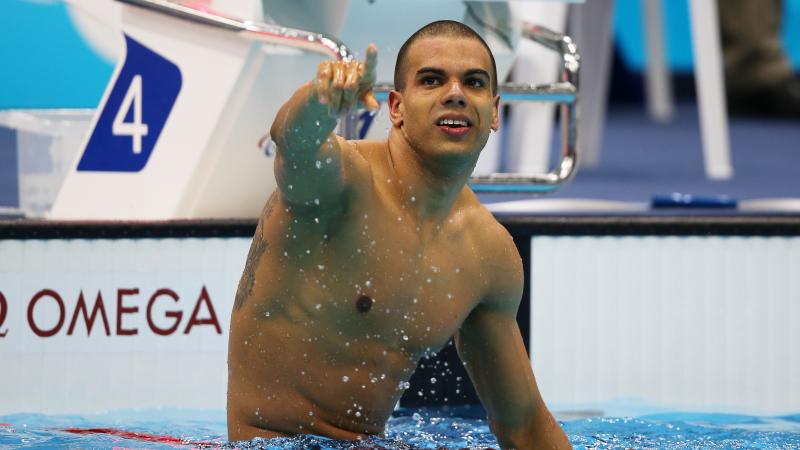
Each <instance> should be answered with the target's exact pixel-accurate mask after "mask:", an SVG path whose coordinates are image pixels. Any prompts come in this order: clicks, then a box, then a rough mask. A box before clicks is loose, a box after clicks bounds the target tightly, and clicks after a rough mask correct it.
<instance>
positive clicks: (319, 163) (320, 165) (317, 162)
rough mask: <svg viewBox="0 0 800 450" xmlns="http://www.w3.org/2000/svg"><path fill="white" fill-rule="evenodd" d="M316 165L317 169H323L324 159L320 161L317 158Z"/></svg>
mask: <svg viewBox="0 0 800 450" xmlns="http://www.w3.org/2000/svg"><path fill="white" fill-rule="evenodd" d="M317 143H319V142H317ZM314 167H316V168H317V169H322V161H320V160H317V161H316V162H315V163H314Z"/></svg>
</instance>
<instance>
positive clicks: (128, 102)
mask: <svg viewBox="0 0 800 450" xmlns="http://www.w3.org/2000/svg"><path fill="white" fill-rule="evenodd" d="M131 106H133V122H125V116H127V115H128V111H130V109H131ZM147 131H148V129H147V124H146V123H142V76H141V75H134V76H133V80H131V84H130V86H128V92H126V93H125V98H124V99H123V100H122V104H120V107H119V110H118V111H117V115H116V116H114V123H113V125H112V126H111V134H113V135H114V136H130V137H131V138H132V139H133V153H135V154H139V153H142V136H147Z"/></svg>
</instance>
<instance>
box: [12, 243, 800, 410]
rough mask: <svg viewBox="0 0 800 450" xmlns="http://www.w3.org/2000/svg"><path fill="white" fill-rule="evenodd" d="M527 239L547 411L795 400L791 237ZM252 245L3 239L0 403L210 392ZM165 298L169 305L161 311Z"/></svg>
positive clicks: (799, 388)
mask: <svg viewBox="0 0 800 450" xmlns="http://www.w3.org/2000/svg"><path fill="white" fill-rule="evenodd" d="M532 245H533V247H532V256H531V262H532V265H531V271H530V276H531V305H532V306H531V322H530V323H531V347H530V348H531V354H532V359H533V367H534V371H535V373H536V376H537V379H538V382H539V385H540V388H541V391H542V394H543V396H544V398H545V400H546V401H547V402H548V404H549V405H552V406H551V407H553V408H554V409H555V410H557V411H562V412H563V411H569V410H571V409H586V408H587V405H589V406H588V408H589V409H593V410H600V411H603V409H604V406H603V405H604V404H607V403H608V402H613V401H615V400H618V399H633V400H635V401H640V402H643V403H647V404H653V405H661V406H663V407H664V408H668V409H671V410H690V411H704V410H705V411H723V412H743V413H755V414H768V415H769V414H781V413H786V412H797V411H800V384H799V382H798V380H800V357H799V356H798V352H797V344H798V342H800V341H799V340H800V331H798V327H797V326H796V324H797V322H798V319H800V281H798V279H797V277H796V274H797V272H798V271H797V268H798V267H800V238H774V237H770V238H761V237H735V238H726V237H713V236H710V237H709V236H707V237H535V238H534V239H533V240H532ZM248 246H249V239H248V238H219V239H196V238H177V239H116V240H110V239H61V240H59V239H53V240H36V239H32V240H4V241H0V255H2V257H0V294H2V298H0V303H5V305H2V304H0V306H5V308H6V317H5V318H4V320H3V323H2V324H0V335H2V334H5V336H4V337H0V361H2V367H3V368H2V370H0V398H2V399H3V401H2V402H0V414H7V413H15V412H44V413H66V412H76V413H81V412H93V411H103V410H113V409H119V408H136V407H139V408H148V407H159V406H167V407H185V408H211V409H221V408H224V405H225V383H226V348H227V330H228V320H229V313H230V308H231V305H232V298H233V293H234V292H235V288H236V284H237V282H238V278H239V275H240V273H241V267H242V265H243V263H244V258H245V255H246V252H247V248H248ZM167 291H169V292H167ZM159 292H160V293H159ZM81 293H83V301H84V303H85V305H86V311H85V313H89V315H91V312H92V309H93V307H94V305H96V303H97V302H98V297H97V296H98V294H100V295H101V296H102V303H103V307H104V309H105V315H106V318H107V321H108V331H106V327H105V325H104V321H103V319H102V317H101V315H100V314H99V312H98V315H97V317H96V318H95V320H94V323H93V325H92V331H91V334H90V333H88V331H87V318H86V316H85V315H84V312H83V311H80V310H79V308H78V306H77V305H78V303H79V301H80V300H79V299H80V294H81ZM54 294H55V295H57V296H58V299H60V300H61V303H63V305H64V312H63V314H62V313H61V312H60V311H59V308H58V304H59V301H58V299H56V298H54ZM37 295H39V299H38V300H36V301H35V302H34V299H35V298H36V297H37ZM151 302H152V308H148V305H149V304H150V303H151ZM32 303H35V304H33V306H31V305H32ZM210 307H213V309H214V314H215V318H216V322H217V324H218V325H219V331H218V330H217V327H216V326H215V325H214V323H212V322H213V321H210V318H211V313H210ZM122 308H125V309H124V310H123V309H122ZM132 308H135V310H134V309H132ZM175 311H177V312H180V316H179V319H178V320H176V316H175V315H174V314H173V315H168V314H167V313H168V312H175ZM2 315H3V314H2V311H0V316H2ZM62 315H63V322H62V323H60V324H59V318H60V316H62ZM204 321H205V322H204ZM73 322H74V324H73ZM151 322H152V323H151ZM190 324H191V325H190ZM34 327H35V329H34ZM173 327H174V330H172V331H171V332H169V333H167V334H166V335H160V334H158V333H156V332H155V330H162V332H163V331H164V330H170V329H172V328H173ZM132 330H135V334H132ZM37 332H38V334H37ZM47 333H52V335H51V336H47V337H44V336H41V335H40V334H47Z"/></svg>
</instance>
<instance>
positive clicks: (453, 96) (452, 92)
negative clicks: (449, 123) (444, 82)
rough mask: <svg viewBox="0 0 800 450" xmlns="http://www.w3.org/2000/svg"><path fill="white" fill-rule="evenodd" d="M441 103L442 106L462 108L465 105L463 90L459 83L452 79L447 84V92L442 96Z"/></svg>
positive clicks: (465, 99)
mask: <svg viewBox="0 0 800 450" xmlns="http://www.w3.org/2000/svg"><path fill="white" fill-rule="evenodd" d="M442 104H444V106H451V107H458V108H463V107H465V106H467V98H466V96H464V91H463V89H461V83H460V82H458V81H452V82H450V83H449V85H448V89H447V92H446V93H445V95H444V97H442Z"/></svg>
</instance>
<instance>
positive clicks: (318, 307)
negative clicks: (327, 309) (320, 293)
mask: <svg viewBox="0 0 800 450" xmlns="http://www.w3.org/2000/svg"><path fill="white" fill-rule="evenodd" d="M314 308H317V309H320V308H322V305H321V304H319V303H317V305H316V306H314Z"/></svg>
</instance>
